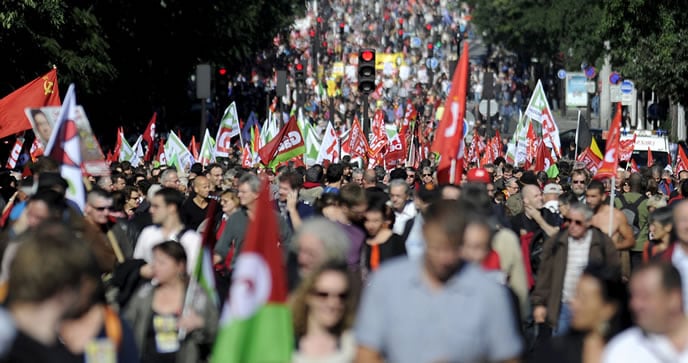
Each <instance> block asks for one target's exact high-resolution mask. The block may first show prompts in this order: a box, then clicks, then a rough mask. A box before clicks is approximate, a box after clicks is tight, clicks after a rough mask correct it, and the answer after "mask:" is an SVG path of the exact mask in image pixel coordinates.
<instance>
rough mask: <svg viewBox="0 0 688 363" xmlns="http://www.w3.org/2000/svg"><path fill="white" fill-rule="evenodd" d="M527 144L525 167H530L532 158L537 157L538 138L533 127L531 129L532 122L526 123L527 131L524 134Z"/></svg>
mask: <svg viewBox="0 0 688 363" xmlns="http://www.w3.org/2000/svg"><path fill="white" fill-rule="evenodd" d="M526 138H527V140H528V144H527V145H526V169H528V168H530V166H531V165H532V162H533V159H535V158H536V157H537V150H538V143H539V142H540V139H538V137H537V136H535V129H533V123H532V122H529V123H528V133H527V134H526Z"/></svg>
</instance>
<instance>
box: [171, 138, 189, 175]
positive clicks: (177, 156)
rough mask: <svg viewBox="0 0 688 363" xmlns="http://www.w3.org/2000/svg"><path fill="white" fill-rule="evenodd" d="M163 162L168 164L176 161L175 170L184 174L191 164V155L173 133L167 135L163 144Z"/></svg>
mask: <svg viewBox="0 0 688 363" xmlns="http://www.w3.org/2000/svg"><path fill="white" fill-rule="evenodd" d="M165 160H166V161H167V163H168V164H169V163H173V162H175V161H176V167H177V170H179V171H184V172H187V171H189V169H191V165H192V164H193V155H192V154H191V152H190V151H189V149H187V148H186V145H184V143H183V142H182V140H180V139H179V137H177V135H176V134H175V133H174V132H170V133H169V136H168V138H167V142H166V143H165Z"/></svg>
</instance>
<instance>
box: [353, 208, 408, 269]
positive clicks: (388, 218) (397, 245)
mask: <svg viewBox="0 0 688 363" xmlns="http://www.w3.org/2000/svg"><path fill="white" fill-rule="evenodd" d="M394 218H395V217H394V212H392V209H391V208H390V207H389V206H388V205H386V203H385V202H384V201H376V202H373V203H372V204H370V205H369V206H368V210H367V211H366V213H365V229H366V232H367V233H368V238H367V239H366V243H365V245H364V248H363V261H364V263H365V267H366V271H375V270H377V269H378V268H379V267H380V266H381V265H382V264H383V263H384V262H385V261H386V260H388V259H392V258H394V257H397V256H405V255H406V246H405V243H404V239H403V238H402V237H401V236H400V235H398V234H396V233H394V231H392V225H394Z"/></svg>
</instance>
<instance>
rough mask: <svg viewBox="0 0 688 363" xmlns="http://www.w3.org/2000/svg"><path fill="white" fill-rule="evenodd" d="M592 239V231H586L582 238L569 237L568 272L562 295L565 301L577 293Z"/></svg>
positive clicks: (565, 275)
mask: <svg viewBox="0 0 688 363" xmlns="http://www.w3.org/2000/svg"><path fill="white" fill-rule="evenodd" d="M591 241H592V231H588V232H586V233H585V236H583V238H581V239H575V238H573V237H569V244H568V248H569V249H568V255H567V257H566V273H565V274H564V291H563V292H562V295H561V299H562V301H563V302H565V303H568V302H569V301H571V299H572V298H573V295H574V294H575V293H576V285H577V284H578V279H580V277H581V275H582V274H583V270H584V269H585V266H587V265H588V258H589V257H590V242H591Z"/></svg>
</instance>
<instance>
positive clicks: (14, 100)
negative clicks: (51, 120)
mask: <svg viewBox="0 0 688 363" xmlns="http://www.w3.org/2000/svg"><path fill="white" fill-rule="evenodd" d="M60 104H61V102H60V92H59V91H58V89H57V69H55V68H53V69H51V70H50V72H48V73H46V74H45V75H43V76H42V77H38V78H36V79H34V80H33V81H31V82H29V83H27V84H25V85H24V86H22V87H20V88H18V89H17V90H15V91H14V92H12V93H10V94H9V95H7V96H5V97H4V98H2V99H0V138H3V137H6V136H9V135H13V134H16V133H19V132H21V131H24V130H28V129H30V128H31V124H30V123H29V120H28V119H27V118H26V114H25V113H24V109H26V108H38V107H43V106H59V105H60Z"/></svg>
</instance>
